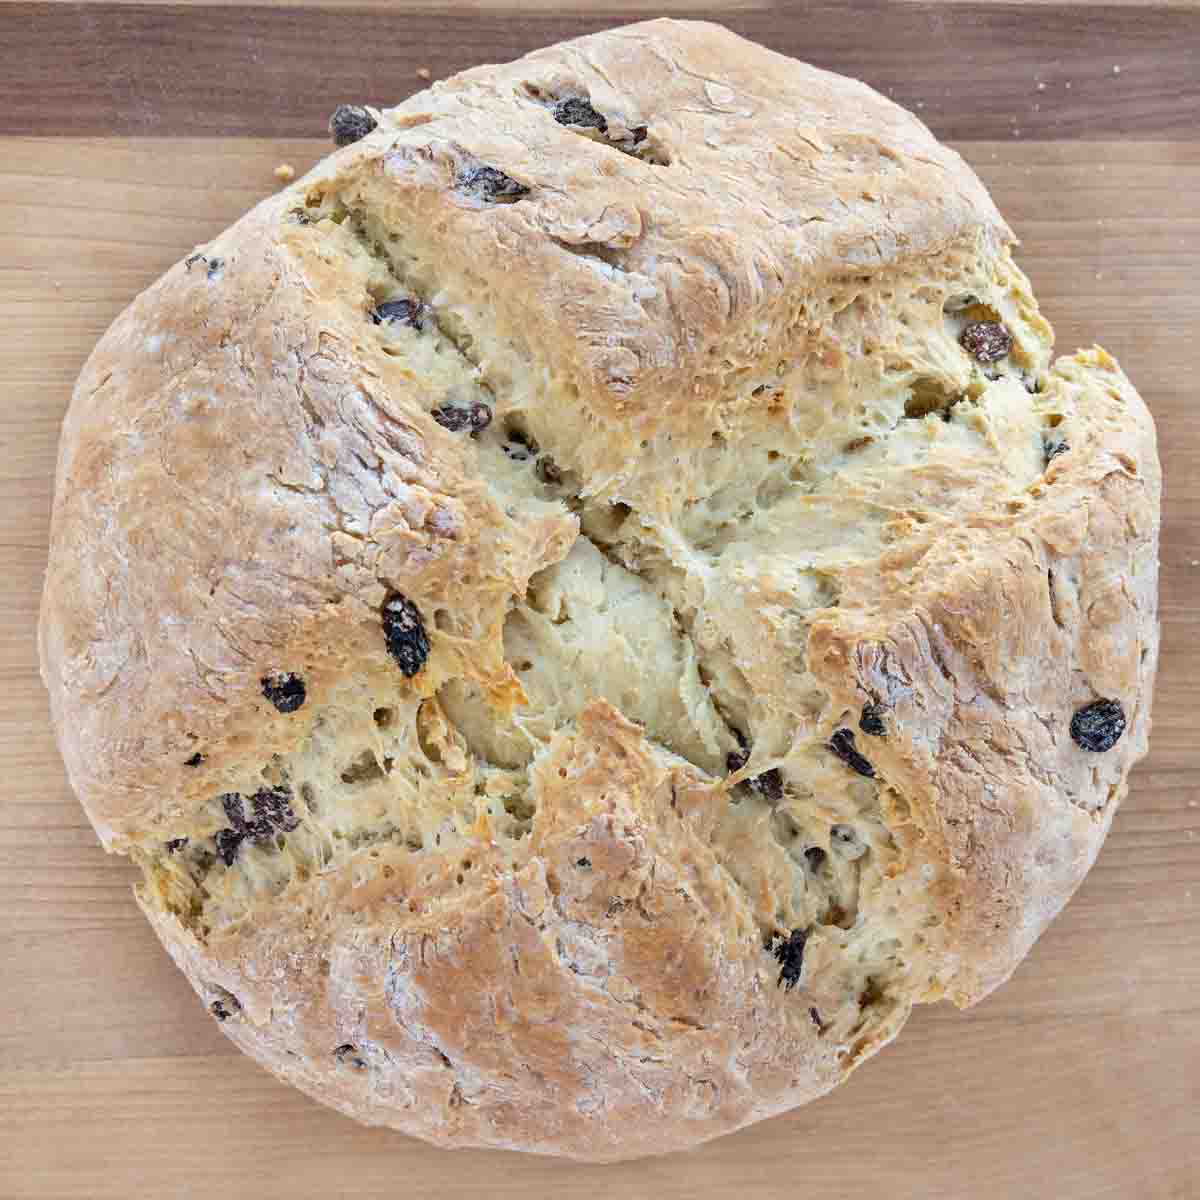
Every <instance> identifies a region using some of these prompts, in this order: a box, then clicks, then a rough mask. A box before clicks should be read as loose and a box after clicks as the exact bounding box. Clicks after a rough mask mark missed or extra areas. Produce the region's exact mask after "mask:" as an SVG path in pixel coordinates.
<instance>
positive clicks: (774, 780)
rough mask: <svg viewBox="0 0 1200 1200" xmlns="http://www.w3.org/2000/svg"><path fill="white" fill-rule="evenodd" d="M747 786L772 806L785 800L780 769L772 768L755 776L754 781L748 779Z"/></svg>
mask: <svg viewBox="0 0 1200 1200" xmlns="http://www.w3.org/2000/svg"><path fill="white" fill-rule="evenodd" d="M746 786H747V787H748V788H749V789H750V790H751V791H752V792H757V793H758V794H759V795H760V796H761V797H762V798H763V799H764V800H767V801H770V803H772V804H778V803H779V801H780V800H782V799H783V776H782V775H781V774H780V773H779V768H778V767H772V768H771V769H770V770H769V771H764V772H763V773H762V774H761V775H755V776H754V778H753V779H747V780H746Z"/></svg>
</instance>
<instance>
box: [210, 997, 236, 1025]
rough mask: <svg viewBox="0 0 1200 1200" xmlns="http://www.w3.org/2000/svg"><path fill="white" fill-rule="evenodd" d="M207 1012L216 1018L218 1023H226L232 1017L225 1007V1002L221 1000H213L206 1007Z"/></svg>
mask: <svg viewBox="0 0 1200 1200" xmlns="http://www.w3.org/2000/svg"><path fill="white" fill-rule="evenodd" d="M208 1011H209V1012H210V1013H212V1015H213V1016H214V1017H216V1018H217V1020H218V1021H228V1020H229V1018H230V1017H232V1016H233V1013H232V1012H231V1011H230V1010H229V1009H228V1008H226V1007H225V1002H224V1001H223V1000H214V1001H213V1002H212V1003H211V1004H210V1005H209V1006H208Z"/></svg>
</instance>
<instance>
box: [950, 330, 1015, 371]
mask: <svg viewBox="0 0 1200 1200" xmlns="http://www.w3.org/2000/svg"><path fill="white" fill-rule="evenodd" d="M958 344H959V345H960V346H961V347H962V348H963V349H964V350H965V351H966V352H967V353H968V354H969V355H970V356H971V357H972V358H973V359H975V361H976V362H981V363H993V362H997V361H999V360H1000V359H1002V358H1003V357H1004V356H1005V355H1006V354H1007V353H1008V352H1009V351H1010V350H1011V349H1012V346H1013V340H1012V334H1011V333H1009V332H1008V330H1007V329H1005V328H1004V326H1003V325H1001V324H1000V322H999V321H972V322H971V324H970V325H968V326H967V327H966V329H964V330H963V331H962V333H960V334H959V335H958Z"/></svg>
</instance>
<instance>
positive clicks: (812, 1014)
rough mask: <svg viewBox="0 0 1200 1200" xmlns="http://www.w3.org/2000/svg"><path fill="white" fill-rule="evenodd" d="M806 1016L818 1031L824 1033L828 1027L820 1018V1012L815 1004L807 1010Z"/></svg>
mask: <svg viewBox="0 0 1200 1200" xmlns="http://www.w3.org/2000/svg"><path fill="white" fill-rule="evenodd" d="M808 1016H809V1019H810V1020H811V1021H812V1023H813V1024H814V1025H815V1026H816V1027H817V1032H818V1033H824V1032H825V1030H826V1029H828V1028H829V1026H828V1025H826V1024H825V1022H824V1021H822V1020H821V1014H820V1013H819V1012H818V1011H817V1009H816V1006H815V1005H814V1006H813V1007H812V1008H810V1009H809V1010H808Z"/></svg>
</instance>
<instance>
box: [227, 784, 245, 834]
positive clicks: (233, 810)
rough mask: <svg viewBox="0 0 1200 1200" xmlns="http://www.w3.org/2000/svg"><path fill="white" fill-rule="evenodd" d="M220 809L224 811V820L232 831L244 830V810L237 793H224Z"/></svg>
mask: <svg viewBox="0 0 1200 1200" xmlns="http://www.w3.org/2000/svg"><path fill="white" fill-rule="evenodd" d="M221 807H222V808H223V809H224V810H225V819H226V820H227V821H228V822H229V823H230V825H232V826H233V827H234V829H245V828H246V809H245V806H244V805H243V803H242V797H241V794H240V793H239V792H225V793H224V794H223V795H222V796H221Z"/></svg>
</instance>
